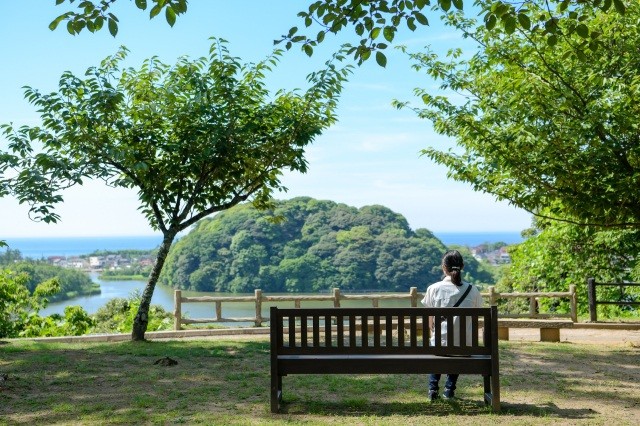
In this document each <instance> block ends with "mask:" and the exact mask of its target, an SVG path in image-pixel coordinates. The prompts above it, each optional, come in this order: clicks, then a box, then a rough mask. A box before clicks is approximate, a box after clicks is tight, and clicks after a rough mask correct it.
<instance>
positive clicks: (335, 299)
mask: <svg viewBox="0 0 640 426" xmlns="http://www.w3.org/2000/svg"><path fill="white" fill-rule="evenodd" d="M333 307H334V308H339V307H340V289H339V288H334V289H333Z"/></svg>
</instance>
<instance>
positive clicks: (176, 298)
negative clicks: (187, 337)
mask: <svg viewBox="0 0 640 426" xmlns="http://www.w3.org/2000/svg"><path fill="white" fill-rule="evenodd" d="M181 320H182V290H176V291H174V292H173V329H174V330H176V331H178V330H180V329H181V328H182V322H181Z"/></svg>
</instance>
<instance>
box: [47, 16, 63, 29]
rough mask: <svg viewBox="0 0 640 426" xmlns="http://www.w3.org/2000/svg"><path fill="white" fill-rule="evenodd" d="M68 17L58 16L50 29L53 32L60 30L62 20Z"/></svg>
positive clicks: (50, 25)
mask: <svg viewBox="0 0 640 426" xmlns="http://www.w3.org/2000/svg"><path fill="white" fill-rule="evenodd" d="M66 16H67V15H66V14H64V15H60V16H58V17H57V18H56V19H54V20H53V21H51V23H50V24H49V29H50V30H51V31H53V30H55V29H56V28H58V25H59V24H60V22H62V20H63V19H64V18H65V17H66Z"/></svg>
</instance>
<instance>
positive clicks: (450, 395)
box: [442, 388, 454, 399]
mask: <svg viewBox="0 0 640 426" xmlns="http://www.w3.org/2000/svg"><path fill="white" fill-rule="evenodd" d="M442 396H443V397H444V399H453V398H454V392H453V389H448V388H447V389H445V390H444V393H443V394H442Z"/></svg>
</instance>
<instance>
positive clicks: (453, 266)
mask: <svg viewBox="0 0 640 426" xmlns="http://www.w3.org/2000/svg"><path fill="white" fill-rule="evenodd" d="M442 267H443V268H444V270H445V271H446V272H447V273H448V274H449V275H450V276H451V282H452V283H454V284H455V285H457V286H460V285H462V268H463V267H464V261H463V260H462V255H461V254H460V252H459V251H458V250H449V251H447V252H446V253H445V254H444V256H442Z"/></svg>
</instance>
